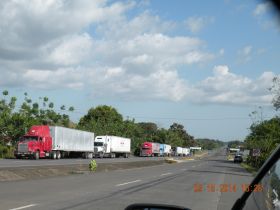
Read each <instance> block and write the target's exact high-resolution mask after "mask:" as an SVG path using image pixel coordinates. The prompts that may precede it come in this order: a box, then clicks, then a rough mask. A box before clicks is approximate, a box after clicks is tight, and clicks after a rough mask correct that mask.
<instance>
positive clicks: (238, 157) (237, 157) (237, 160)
mask: <svg viewBox="0 0 280 210" xmlns="http://www.w3.org/2000/svg"><path fill="white" fill-rule="evenodd" d="M233 162H234V163H242V162H243V157H242V154H236V155H235V156H234V159H233Z"/></svg>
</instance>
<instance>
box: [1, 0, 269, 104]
mask: <svg viewBox="0 0 280 210" xmlns="http://www.w3.org/2000/svg"><path fill="white" fill-rule="evenodd" d="M110 2H111V1H105V0H98V1H94V2H93V1H91V0H82V1H79V2H77V1H74V0H72V1H67V2H65V1H62V0H57V1H51V0H49V1H32V2H31V3H30V1H24V0H22V1H1V3H0V4H1V6H0V18H1V21H0V72H1V77H0V86H11V87H15V86H20V87H30V88H41V89H58V88H74V89H77V88H84V89H87V90H88V89H89V90H90V91H92V93H93V95H95V96H99V97H104V96H105V97H122V98H124V99H139V100H143V99H144V100H145V99H164V100H172V101H181V100H189V101H191V102H199V103H234V104H244V103H254V102H260V103H264V102H267V100H268V98H269V97H268V95H266V93H264V92H261V88H263V89H265V88H266V87H267V85H268V84H269V80H270V79H271V77H272V76H273V73H269V72H266V73H264V74H263V75H262V76H261V77H259V78H258V79H257V80H252V79H249V78H246V77H244V76H242V75H237V74H234V73H231V72H230V70H229V68H228V67H227V66H217V67H215V68H214V70H213V76H211V77H208V78H206V79H205V80H202V81H201V82H198V83H196V84H190V83H189V82H187V81H186V80H185V79H183V78H181V76H180V74H179V68H180V69H188V68H190V65H195V64H202V63H204V62H208V61H209V60H213V59H214V58H215V57H217V56H219V55H223V54H224V49H221V50H220V51H219V52H217V53H211V52H208V51H207V43H205V42H204V41H203V40H201V39H199V38H198V37H190V36H183V35H181V36H174V35H172V31H173V29H174V27H175V26H176V23H175V22H173V21H164V20H162V19H161V18H160V17H159V16H157V15H152V14H151V13H150V12H147V11H145V12H143V13H141V14H139V15H135V16H134V17H131V18H128V15H127V13H126V12H127V11H130V10H132V9H133V8H134V7H136V5H137V6H141V7H143V5H140V3H139V4H137V3H135V2H134V1H127V2H122V3H119V2H116V3H110ZM206 19H207V18H206V17H203V18H199V17H198V18H196V19H195V18H193V19H189V21H190V22H189V24H190V23H191V22H192V23H193V25H192V26H190V30H192V31H193V32H198V31H200V30H202V28H203V27H204V26H205V24H208V23H210V22H211V21H213V20H211V18H209V20H206ZM209 21H210V22H209ZM241 52H242V53H243V54H244V55H247V56H250V55H251V53H252V47H251V46H246V47H245V48H244V49H243V50H242V51H241ZM257 82H259V83H261V84H262V85H257Z"/></svg>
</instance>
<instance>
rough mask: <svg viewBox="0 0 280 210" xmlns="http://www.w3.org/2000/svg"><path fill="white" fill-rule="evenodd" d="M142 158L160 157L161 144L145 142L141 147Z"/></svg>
mask: <svg viewBox="0 0 280 210" xmlns="http://www.w3.org/2000/svg"><path fill="white" fill-rule="evenodd" d="M140 156H141V157H154V156H157V157H158V156H160V144H159V143H156V142H144V143H143V144H141V146H140Z"/></svg>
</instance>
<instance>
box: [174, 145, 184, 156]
mask: <svg viewBox="0 0 280 210" xmlns="http://www.w3.org/2000/svg"><path fill="white" fill-rule="evenodd" d="M172 155H173V156H183V148H182V147H173V148H172Z"/></svg>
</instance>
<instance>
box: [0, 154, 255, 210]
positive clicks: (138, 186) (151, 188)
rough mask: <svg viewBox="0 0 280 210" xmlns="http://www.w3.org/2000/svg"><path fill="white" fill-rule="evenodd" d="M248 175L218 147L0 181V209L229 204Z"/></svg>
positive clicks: (225, 206) (220, 206) (224, 206)
mask: <svg viewBox="0 0 280 210" xmlns="http://www.w3.org/2000/svg"><path fill="white" fill-rule="evenodd" d="M251 179H252V177H251V175H250V174H248V173H247V172H245V171H244V170H243V169H242V168H241V167H240V166H239V165H238V164H234V163H232V162H228V161H226V156H225V155H224V154H222V153H220V154H216V155H213V156H211V157H208V158H207V159H202V160H194V161H188V162H184V163H178V164H164V165H158V166H152V167H143V168H136V169H135V168H134V169H127V170H118V171H109V172H99V173H95V174H84V175H73V176H67V177H57V178H47V179H41V180H29V181H15V182H3V183H0V209H3V210H6V209H13V210H17V209H28V210H33V209H39V210H40V209H42V210H45V209H46V210H49V209H54V210H58V209H60V210H62V209H65V210H66V209H124V208H125V207H126V206H127V205H129V204H131V203H136V202H137V203H139V202H152V203H164V204H176V205H182V206H185V207H188V208H191V209H209V210H212V209H230V208H231V206H232V205H233V203H234V202H235V200H236V199H237V198H238V197H239V196H240V195H241V194H242V187H241V185H242V184H249V182H250V181H251ZM213 186H214V187H213ZM225 186H227V187H225ZM231 186H235V188H234V187H231ZM226 188H227V190H225V189H226ZM235 189H236V191H235Z"/></svg>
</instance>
